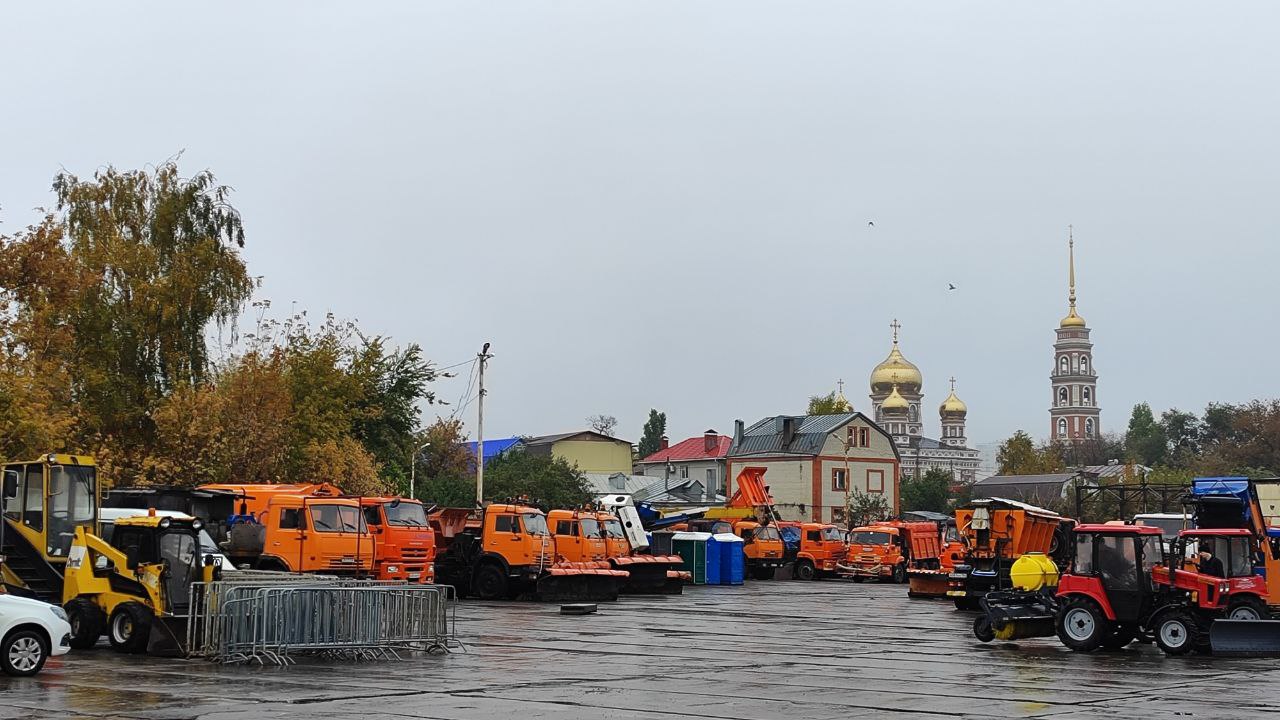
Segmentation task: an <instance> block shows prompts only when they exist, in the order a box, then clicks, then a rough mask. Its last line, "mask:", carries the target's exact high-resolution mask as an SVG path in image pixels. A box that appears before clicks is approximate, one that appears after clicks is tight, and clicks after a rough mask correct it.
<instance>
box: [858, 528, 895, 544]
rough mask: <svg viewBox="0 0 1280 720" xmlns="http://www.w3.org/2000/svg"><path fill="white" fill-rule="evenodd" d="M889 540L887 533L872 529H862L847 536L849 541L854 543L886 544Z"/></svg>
mask: <svg viewBox="0 0 1280 720" xmlns="http://www.w3.org/2000/svg"><path fill="white" fill-rule="evenodd" d="M889 540H890V538H889V533H885V532H874V531H872V530H862V531H860V532H855V533H853V534H852V535H850V536H849V542H850V543H852V544H854V545H888V544H889Z"/></svg>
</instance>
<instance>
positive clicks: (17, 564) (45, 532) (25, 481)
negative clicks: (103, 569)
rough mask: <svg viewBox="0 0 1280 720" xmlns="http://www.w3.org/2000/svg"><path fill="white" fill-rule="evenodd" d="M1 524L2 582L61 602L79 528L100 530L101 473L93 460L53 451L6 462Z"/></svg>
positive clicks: (30, 593)
mask: <svg viewBox="0 0 1280 720" xmlns="http://www.w3.org/2000/svg"><path fill="white" fill-rule="evenodd" d="M2 504H3V508H4V521H3V522H0V554H2V555H3V556H4V558H5V561H4V565H3V568H0V579H2V580H3V584H4V585H5V586H6V587H7V588H9V589H10V590H13V591H15V592H18V593H20V594H24V595H28V596H32V597H35V598H37V599H39V600H44V601H46V602H53V603H57V602H59V601H60V600H61V585H62V574H63V571H64V569H65V567H66V563H67V556H68V553H70V552H71V543H72V540H73V539H74V538H75V534H76V529H77V528H84V529H86V530H88V531H89V532H90V533H93V534H96V533H97V531H98V507H99V504H100V503H99V491H98V474H97V467H96V465H95V464H94V461H93V458H90V457H86V456H83V455H61V454H55V453H50V454H48V455H45V456H43V457H41V458H39V459H37V460H31V461H28V462H17V463H6V464H5V465H4V480H3V502H2Z"/></svg>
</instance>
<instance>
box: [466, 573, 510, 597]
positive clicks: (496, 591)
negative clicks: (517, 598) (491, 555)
mask: <svg viewBox="0 0 1280 720" xmlns="http://www.w3.org/2000/svg"><path fill="white" fill-rule="evenodd" d="M471 587H473V588H475V591H476V597H478V598H480V599H481V600H502V599H503V598H505V597H506V596H507V576H506V574H505V573H503V572H502V568H500V567H498V566H496V565H481V566H480V568H479V569H478V570H476V577H475V580H473V581H472V582H471Z"/></svg>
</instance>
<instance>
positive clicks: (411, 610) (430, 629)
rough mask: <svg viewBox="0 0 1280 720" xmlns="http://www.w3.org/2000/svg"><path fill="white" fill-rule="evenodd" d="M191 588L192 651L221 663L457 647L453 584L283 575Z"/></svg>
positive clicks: (378, 654)
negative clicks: (411, 583) (410, 583)
mask: <svg viewBox="0 0 1280 720" xmlns="http://www.w3.org/2000/svg"><path fill="white" fill-rule="evenodd" d="M191 590H192V594H191V614H190V616H189V618H188V623H187V648H188V651H189V654H190V655H193V656H198V657H204V658H206V659H209V660H211V661H214V662H222V663H248V662H258V663H261V664H266V663H274V664H277V665H288V664H290V663H292V662H293V659H292V658H293V657H294V656H298V655H314V656H321V657H327V658H337V659H355V660H372V659H387V658H394V659H399V658H400V655H399V654H398V653H399V652H439V651H447V650H449V649H450V648H451V647H454V646H456V645H457V638H456V636H455V634H454V629H455V627H456V615H455V613H456V608H457V594H456V593H455V592H454V589H453V588H452V587H450V586H448V585H419V584H413V585H406V584H398V583H386V582H377V581H349V580H337V579H332V580H324V579H322V580H316V579H314V578H306V579H303V578H301V577H300V576H298V575H292V576H284V575H283V574H281V576H279V577H270V578H263V577H258V578H253V579H238V580H224V581H219V582H213V583H195V584H193V585H192V588H191Z"/></svg>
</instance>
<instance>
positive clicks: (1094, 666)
mask: <svg viewBox="0 0 1280 720" xmlns="http://www.w3.org/2000/svg"><path fill="white" fill-rule="evenodd" d="M458 618H459V634H460V635H461V639H462V640H463V641H464V642H465V644H466V651H465V652H461V651H459V652H455V653H454V654H451V655H448V656H421V657H413V658H410V659H406V660H403V661H400V662H396V661H388V662H366V663H358V664H336V663H324V664H302V665H295V666H293V667H290V668H274V667H266V668H262V667H233V666H217V665H211V664H208V663H206V662H203V661H198V660H166V659H159V658H148V657H137V656H130V657H123V656H119V655H116V654H115V653H113V652H112V651H111V650H110V649H109V648H107V647H106V646H105V644H103V645H100V647H99V648H98V649H96V650H92V651H83V652H73V653H72V654H70V655H68V656H65V657H63V658H57V659H54V660H51V661H50V663H49V665H48V666H47V667H46V669H45V671H44V672H43V673H42V674H41V675H39V676H37V677H35V678H31V679H20V680H15V679H10V678H5V677H3V676H0V718H5V719H7V718H24V719H25V718H71V717H84V718H151V719H159V718H202V719H205V720H220V719H226V720H232V719H234V718H253V719H255V720H267V719H270V718H333V719H340V718H371V717H388V718H393V717H403V718H429V719H435V718H440V719H443V720H460V719H463V718H520V719H521V720H531V719H534V718H555V719H556V720H574V719H576V718H591V719H592V720H601V719H605V718H628V719H637V720H659V719H661V720H684V719H685V718H726V719H731V720H738V719H742V720H746V719H752V720H756V719H760V718H795V719H802V718H803V719H812V720H826V719H827V718H831V719H833V720H834V719H836V718H839V719H841V720H848V719H850V718H864V717H866V718H872V717H874V718H888V719H893V718H905V717H975V718H987V717H999V718H1004V717H1053V718H1069V719H1072V720H1074V719H1076V718H1090V717H1115V718H1238V717H1244V716H1255V715H1272V714H1280V661H1277V660H1263V659H1249V660H1242V659H1227V658H1218V659H1215V658H1208V657H1198V656H1191V657H1187V658H1165V657H1164V656H1163V655H1162V654H1161V653H1160V652H1159V651H1158V650H1157V649H1156V648H1155V647H1153V646H1150V645H1146V646H1141V645H1140V646H1135V647H1134V648H1131V649H1129V650H1125V651H1122V652H1118V653H1097V654H1092V655H1080V654H1075V653H1071V652H1070V651H1068V650H1066V649H1065V648H1063V647H1062V646H1061V645H1060V644H1059V643H1058V641H1057V640H1056V639H1054V638H1044V639H1039V640H1030V641H1021V642H1019V643H1017V644H1016V645H1015V644H1004V645H982V644H980V643H978V642H977V641H976V640H974V639H973V638H972V636H971V634H970V632H969V624H970V622H971V619H972V616H971V615H969V614H967V613H959V612H956V611H954V610H953V609H952V608H951V606H950V604H948V603H945V602H943V601H929V600H911V599H908V598H907V597H906V591H905V588H904V587H903V586H894V585H877V584H863V585H855V584H851V583H846V582H838V581H820V582H810V583H800V582H794V581H775V582H756V583H752V584H750V585H748V586H745V587H734V588H729V587H698V588H687V589H686V594H685V595H684V596H676V597H628V598H624V599H623V600H622V601H620V602H618V603H612V604H602V605H601V611H600V613H599V614H597V615H591V616H585V617H572V616H561V615H559V614H558V608H557V606H550V605H538V604H533V603H474V602H469V603H464V604H463V605H462V607H461V608H460V609H459V613H458Z"/></svg>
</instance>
